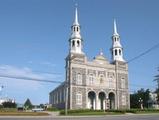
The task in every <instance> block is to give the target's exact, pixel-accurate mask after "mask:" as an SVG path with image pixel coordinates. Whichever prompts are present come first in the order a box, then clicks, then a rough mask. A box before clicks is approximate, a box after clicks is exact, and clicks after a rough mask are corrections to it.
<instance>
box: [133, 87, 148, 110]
mask: <svg viewBox="0 0 159 120" xmlns="http://www.w3.org/2000/svg"><path fill="white" fill-rule="evenodd" d="M149 93H150V91H149V89H147V90H144V89H143V88H141V89H140V90H138V91H137V92H135V93H133V94H131V95H130V107H131V108H140V107H141V106H140V105H141V104H143V107H144V108H148V100H149ZM139 100H142V101H139Z"/></svg>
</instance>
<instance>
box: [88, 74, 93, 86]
mask: <svg viewBox="0 0 159 120" xmlns="http://www.w3.org/2000/svg"><path fill="white" fill-rule="evenodd" d="M93 83H94V78H93V74H90V75H89V84H90V85H93Z"/></svg>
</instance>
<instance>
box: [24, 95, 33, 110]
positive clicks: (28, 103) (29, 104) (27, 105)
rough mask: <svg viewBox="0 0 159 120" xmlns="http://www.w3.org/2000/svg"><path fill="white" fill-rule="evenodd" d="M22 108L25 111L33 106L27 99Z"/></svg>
mask: <svg viewBox="0 0 159 120" xmlns="http://www.w3.org/2000/svg"><path fill="white" fill-rule="evenodd" d="M24 107H25V108H26V109H31V108H32V107H33V105H32V103H31V101H30V99H29V98H28V99H27V100H26V101H25V103H24Z"/></svg>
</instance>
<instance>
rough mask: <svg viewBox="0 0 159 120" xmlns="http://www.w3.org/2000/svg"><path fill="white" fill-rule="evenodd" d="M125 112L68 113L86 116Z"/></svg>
mask: <svg viewBox="0 0 159 120" xmlns="http://www.w3.org/2000/svg"><path fill="white" fill-rule="evenodd" d="M121 114H123V113H115V112H82V113H70V114H68V115H73V116H82V115H83V116H85V115H121Z"/></svg>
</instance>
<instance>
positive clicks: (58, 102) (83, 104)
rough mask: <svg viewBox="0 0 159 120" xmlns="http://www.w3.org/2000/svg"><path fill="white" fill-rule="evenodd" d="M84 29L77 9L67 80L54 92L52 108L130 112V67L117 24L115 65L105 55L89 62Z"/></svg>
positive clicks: (113, 49)
mask: <svg viewBox="0 0 159 120" xmlns="http://www.w3.org/2000/svg"><path fill="white" fill-rule="evenodd" d="M80 28H81V27H80V24H79V22H78V11H77V8H76V10H75V20H74V23H73V25H72V27H71V30H72V33H71V37H70V39H69V54H68V56H67V57H66V66H65V68H66V80H65V81H64V82H63V83H62V84H61V85H59V86H58V87H57V88H55V89H54V90H53V91H51V92H50V94H49V102H50V104H52V105H53V106H55V107H57V108H65V107H66V106H67V108H69V109H94V110H100V109H129V108H130V100H129V90H128V65H127V62H126V61H125V60H124V58H123V48H122V45H121V43H120V35H119V34H118V32H117V27H116V21H115V20H114V33H113V35H112V47H111V54H112V60H111V62H109V61H108V60H107V58H106V57H105V56H104V55H103V52H102V51H100V53H99V55H97V56H96V57H95V58H94V59H93V60H92V61H89V60H88V59H87V56H86V55H85V53H84V52H83V50H82V48H83V39H82V37H81V34H80Z"/></svg>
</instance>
